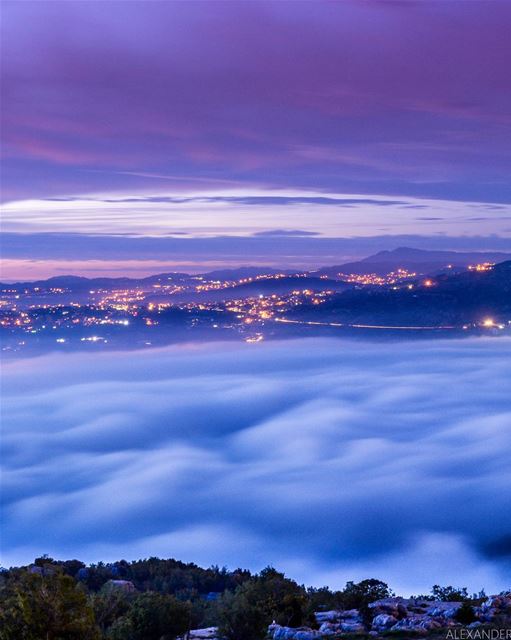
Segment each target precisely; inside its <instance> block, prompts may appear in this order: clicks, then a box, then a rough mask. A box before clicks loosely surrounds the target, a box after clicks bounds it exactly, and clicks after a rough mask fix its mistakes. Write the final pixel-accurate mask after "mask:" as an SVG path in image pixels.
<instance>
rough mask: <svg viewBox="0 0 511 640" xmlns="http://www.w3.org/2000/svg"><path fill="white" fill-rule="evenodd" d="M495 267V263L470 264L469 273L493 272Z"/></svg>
mask: <svg viewBox="0 0 511 640" xmlns="http://www.w3.org/2000/svg"><path fill="white" fill-rule="evenodd" d="M494 266H495V263H494V262H482V263H480V264H469V265H468V270H469V271H491V270H492V269H493V267H494Z"/></svg>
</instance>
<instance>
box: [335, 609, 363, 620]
mask: <svg viewBox="0 0 511 640" xmlns="http://www.w3.org/2000/svg"><path fill="white" fill-rule="evenodd" d="M338 613H339V617H340V618H342V620H362V618H361V617H360V611H359V610H358V609H348V610H347V611H339V612H338Z"/></svg>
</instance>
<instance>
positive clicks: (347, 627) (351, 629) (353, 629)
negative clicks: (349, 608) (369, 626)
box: [338, 620, 366, 633]
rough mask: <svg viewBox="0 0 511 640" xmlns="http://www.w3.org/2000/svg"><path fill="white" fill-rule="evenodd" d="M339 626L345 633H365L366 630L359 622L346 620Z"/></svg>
mask: <svg viewBox="0 0 511 640" xmlns="http://www.w3.org/2000/svg"><path fill="white" fill-rule="evenodd" d="M338 626H339V630H340V631H342V632H343V633H364V632H365V630H366V628H365V625H364V624H362V622H359V621H357V620H346V621H345V622H341V623H340V624H339V625H338Z"/></svg>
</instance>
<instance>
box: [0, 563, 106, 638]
mask: <svg viewBox="0 0 511 640" xmlns="http://www.w3.org/2000/svg"><path fill="white" fill-rule="evenodd" d="M99 637H100V633H99V629H98V627H97V626H96V623H95V620H94V613H93V611H92V608H91V607H90V606H89V604H88V602H87V596H86V594H85V593H84V591H82V590H81V589H80V587H79V586H78V585H77V584H76V582H75V581H74V580H73V578H71V577H70V576H66V575H63V574H62V573H59V572H58V571H55V572H54V573H51V574H45V575H41V574H38V573H29V572H28V571H26V570H22V571H19V572H17V573H13V574H12V575H10V576H9V578H8V579H7V580H6V583H5V585H4V586H3V588H2V605H1V609H0V640H98V638H99Z"/></svg>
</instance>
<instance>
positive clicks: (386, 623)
mask: <svg viewBox="0 0 511 640" xmlns="http://www.w3.org/2000/svg"><path fill="white" fill-rule="evenodd" d="M396 622H397V618H395V617H394V616H390V615H389V614H388V613H379V614H378V615H377V616H375V617H374V618H373V624H372V628H373V630H374V631H387V629H390V628H391V627H393V626H394V625H395V624H396Z"/></svg>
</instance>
